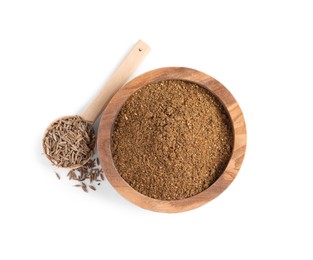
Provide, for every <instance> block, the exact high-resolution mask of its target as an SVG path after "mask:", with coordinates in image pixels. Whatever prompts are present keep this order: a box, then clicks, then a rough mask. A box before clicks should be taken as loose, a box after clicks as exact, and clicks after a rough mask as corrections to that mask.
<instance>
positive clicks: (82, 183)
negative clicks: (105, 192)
mask: <svg viewBox="0 0 313 260" xmlns="http://www.w3.org/2000/svg"><path fill="white" fill-rule="evenodd" d="M55 174H56V176H57V178H58V179H60V178H61V177H60V174H59V173H57V172H55ZM67 177H68V179H69V180H73V181H77V182H78V183H77V184H75V185H74V186H75V187H81V188H82V189H83V191H85V192H88V188H89V189H91V190H94V191H95V190H96V186H95V185H98V186H99V185H100V183H101V182H102V181H104V173H103V171H102V169H101V166H100V163H99V159H98V158H94V159H90V160H89V161H88V162H87V163H86V164H85V165H84V166H81V167H79V168H77V169H72V170H70V171H69V172H68V174H67Z"/></svg>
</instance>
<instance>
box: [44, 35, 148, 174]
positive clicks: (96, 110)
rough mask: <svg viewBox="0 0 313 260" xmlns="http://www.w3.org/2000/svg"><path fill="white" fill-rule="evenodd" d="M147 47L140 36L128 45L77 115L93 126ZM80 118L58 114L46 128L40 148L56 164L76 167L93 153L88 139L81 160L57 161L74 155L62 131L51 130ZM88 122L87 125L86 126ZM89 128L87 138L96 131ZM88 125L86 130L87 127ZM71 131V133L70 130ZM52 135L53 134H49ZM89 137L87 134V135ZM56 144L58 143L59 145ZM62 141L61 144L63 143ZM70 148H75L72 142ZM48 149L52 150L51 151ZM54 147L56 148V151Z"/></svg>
mask: <svg viewBox="0 0 313 260" xmlns="http://www.w3.org/2000/svg"><path fill="white" fill-rule="evenodd" d="M149 51H150V47H149V46H148V45H147V44H146V43H144V42H143V41H141V40H139V41H138V42H137V43H136V44H135V45H134V47H133V48H132V49H131V51H130V52H129V53H128V55H127V56H126V57H125V58H124V60H123V61H122V63H121V64H120V65H119V66H118V68H117V69H116V70H115V71H114V73H113V74H112V75H111V77H110V78H109V79H108V81H107V82H106V83H105V85H104V86H103V87H102V89H101V90H100V92H99V94H98V95H97V96H96V97H95V99H94V100H93V101H92V102H91V103H90V105H89V106H88V107H87V109H86V110H85V111H84V112H83V113H82V114H81V115H80V118H81V119H82V121H83V122H84V121H86V123H87V125H89V126H92V125H93V124H94V123H95V121H96V120H97V118H98V117H99V115H100V114H101V112H102V111H103V110H104V108H105V107H106V105H107V104H108V102H109V101H110V99H111V98H112V96H113V95H114V94H115V93H116V92H117V90H119V89H120V88H121V87H122V86H123V85H124V84H125V83H126V82H127V80H128V79H129V78H130V77H131V75H132V74H133V73H134V72H135V70H136V68H137V67H138V66H139V65H140V63H141V62H142V61H143V59H144V58H145V57H146V55H147V54H148V53H149ZM74 118H76V119H77V118H79V116H65V117H61V118H58V119H57V120H55V121H53V122H52V123H51V124H50V125H49V126H48V128H47V129H46V131H45V134H44V138H43V148H44V153H45V155H46V156H47V158H48V159H49V160H50V161H51V162H52V163H53V164H54V165H56V166H59V167H64V168H71V169H75V168H78V167H81V166H82V165H84V164H85V163H87V162H88V161H89V160H90V158H91V157H92V156H93V153H94V152H93V150H94V146H95V141H96V140H93V141H92V142H90V143H89V141H88V147H89V148H90V152H89V154H87V155H86V156H85V157H86V158H84V159H83V160H81V161H80V162H79V163H74V164H73V163H71V162H70V161H68V162H66V161H65V162H64V161H63V162H62V163H60V161H58V158H60V156H61V157H62V158H67V157H68V155H69V154H71V155H72V156H74V155H73V152H72V151H71V150H70V149H68V147H66V146H67V144H66V140H68V138H67V137H66V135H65V138H64V136H63V135H62V136H58V135H56V134H54V132H53V131H55V129H58V128H60V127H62V124H63V122H64V121H66V120H67V121H71V119H74ZM89 126H88V127H89ZM89 128H90V129H91V131H92V135H93V136H91V137H90V138H94V139H95V134H94V132H93V129H92V127H89ZM90 129H89V130H90ZM69 134H70V133H69ZM51 136H53V138H51ZM88 138H89V137H88ZM59 145H61V146H60V147H59ZM62 145H64V146H62ZM56 146H57V147H58V149H51V147H54V148H55V147H56ZM72 147H74V148H73V149H77V148H76V147H75V145H74V146H72ZM51 150H54V151H53V152H52V153H51ZM55 150H57V152H56V154H55ZM76 152H79V151H76Z"/></svg>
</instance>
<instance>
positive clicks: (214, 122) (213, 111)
mask: <svg viewBox="0 0 313 260" xmlns="http://www.w3.org/2000/svg"><path fill="white" fill-rule="evenodd" d="M97 147H98V153H99V159H100V162H101V165H102V169H103V170H104V172H105V174H106V177H107V179H108V180H109V182H110V183H111V185H112V186H113V187H114V188H115V189H116V190H117V191H118V192H119V193H120V194H121V195H122V196H123V197H124V198H126V199H127V200H129V201H130V202H132V203H134V204H136V205H138V206H140V207H142V208H144V209H148V210H152V211H158V212H183V211H187V210H191V209H194V208H197V207H200V206H202V205H204V204H205V203H207V202H209V201H210V200H212V199H214V198H216V197H217V196H218V195H220V194H221V193H222V192H223V191H224V190H225V189H226V188H227V187H228V186H229V185H230V183H231V182H232V181H233V180H234V178H235V177H236V175H237V173H238V171H239V169H240V167H241V164H242V161H243V158H244V154H245V149H246V127H245V121H244V117H243V113H242V111H241V109H240V107H239V105H238V103H237V102H236V100H235V98H234V97H233V96H232V94H231V93H230V92H229V91H228V90H227V89H226V88H225V87H224V86H223V85H222V84H221V83H220V82H218V81H217V80H215V79H214V78H212V77H211V76H208V75H207V74H205V73H203V72H200V71H197V70H194V69H190V68H183V67H167V68H159V69H155V70H152V71H149V72H146V73H144V74H142V75H140V76H138V77H137V78H135V79H133V80H132V81H130V82H128V83H127V84H126V85H125V86H124V87H122V88H121V89H120V90H119V91H118V92H117V93H116V94H115V95H114V97H113V98H112V99H111V101H110V102H109V103H108V105H107V107H106V109H105V110H104V113H103V115H102V118H101V121H100V125H99V129H98V143H97Z"/></svg>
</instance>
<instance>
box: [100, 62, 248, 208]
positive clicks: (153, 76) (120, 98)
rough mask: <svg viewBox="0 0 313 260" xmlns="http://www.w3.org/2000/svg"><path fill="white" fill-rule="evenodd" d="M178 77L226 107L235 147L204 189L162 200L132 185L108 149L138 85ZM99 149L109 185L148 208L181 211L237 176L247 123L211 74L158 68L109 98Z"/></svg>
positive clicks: (204, 200)
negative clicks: (217, 175)
mask: <svg viewBox="0 0 313 260" xmlns="http://www.w3.org/2000/svg"><path fill="white" fill-rule="evenodd" d="M171 79H179V80H185V81H190V82H194V83H196V84H198V85H199V86H202V87H204V88H206V89H208V90H209V91H211V93H213V94H215V95H216V96H217V97H218V98H219V99H220V101H221V102H222V104H223V105H224V107H225V108H226V109H227V110H228V112H229V116H230V119H231V121H232V124H233V130H234V147H233V152H232V156H231V158H230V161H229V163H228V165H227V167H226V169H225V170H224V172H223V173H222V174H221V175H220V177H219V178H218V179H217V180H216V181H215V182H214V183H213V184H212V185H211V186H210V187H209V188H207V189H206V190H204V191H203V192H201V193H199V194H197V195H195V196H192V197H190V198H187V199H182V200H171V201H163V200H157V199H153V198H150V197H147V196H145V195H143V194H141V193H139V192H137V191H136V190H135V189H133V188H132V187H131V186H130V185H129V184H128V183H127V182H126V181H124V179H123V178H122V177H121V176H120V174H119V173H118V171H117V169H116V167H115V166H114V162H113V158H112V153H111V136H112V131H113V126H114V121H115V119H116V117H117V115H118V113H119V111H120V109H121V108H122V106H123V105H124V103H125V101H126V100H127V99H128V98H129V97H130V96H131V95H132V94H133V93H134V92H135V91H136V90H138V89H140V88H141V87H143V86H145V85H147V84H149V83H154V82H158V81H161V80H171ZM97 146H98V153H99V159H100V162H101V166H102V169H103V170H104V172H105V174H106V177H107V179H108V180H109V182H110V183H111V185H112V186H113V187H114V188H115V189H116V190H117V191H118V192H119V193H120V194H121V195H122V196H123V197H124V198H126V199H127V200H129V201H130V202H132V203H134V204H136V205H138V206H140V207H142V208H144V209H148V210H152V211H158V212H182V211H186V210H191V209H194V208H197V207H200V206H202V205H203V204H205V203H207V202H209V201H210V200H212V199H214V198H216V197H217V196H218V195H220V194H221V193H222V192H223V191H224V190H225V189H226V188H227V187H228V186H229V185H230V183H231V182H232V181H233V180H234V178H235V177H236V175H237V173H238V171H239V169H240V167H241V164H242V161H243V158H244V155H245V150H246V126H245V120H244V117H243V114H242V111H241V109H240V107H239V105H238V103H237V102H236V100H235V98H234V97H233V96H232V94H231V93H230V92H229V91H228V90H227V89H226V88H225V87H224V86H223V85H222V84H221V83H219V82H218V81H217V80H215V79H214V78H212V77H210V76H208V75H206V74H204V73H202V72H200V71H197V70H194V69H189V68H182V67H168V68H160V69H156V70H152V71H149V72H146V73H144V74H142V75H140V76H138V77H137V78H135V79H133V80H132V81H130V82H128V83H127V84H126V85H125V86H124V87H122V88H121V89H120V90H119V91H118V92H117V93H116V94H115V95H114V97H113V98H112V99H111V101H110V102H109V104H108V105H107V107H106V109H105V110H104V113H103V115H102V118H101V121H100V125H99V129H98V144H97Z"/></svg>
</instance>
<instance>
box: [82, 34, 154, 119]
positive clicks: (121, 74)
mask: <svg viewBox="0 0 313 260" xmlns="http://www.w3.org/2000/svg"><path fill="white" fill-rule="evenodd" d="M149 51H150V47H149V46H148V45H147V44H146V43H144V42H143V41H141V40H139V41H138V42H137V43H136V44H135V45H134V47H133V48H132V49H131V51H130V52H129V53H128V55H127V56H126V57H125V59H124V60H123V61H122V63H121V64H120V65H119V66H118V67H117V69H116V70H115V71H114V72H113V74H112V75H111V77H110V78H109V79H108V81H107V82H106V83H105V84H104V86H103V87H102V89H101V90H100V92H99V94H98V95H97V96H96V97H95V99H94V100H93V101H92V102H91V104H89V106H88V107H87V109H86V110H85V111H84V112H83V113H82V115H81V116H82V118H83V119H85V120H86V121H89V122H92V123H94V122H95V121H96V120H97V118H98V116H99V115H100V114H101V112H102V111H103V110H104V108H105V107H106V105H107V103H108V102H109V101H110V99H111V98H112V96H113V95H114V94H115V92H116V91H117V90H119V89H120V88H121V87H122V86H123V85H124V84H125V83H126V82H127V80H128V79H129V78H130V76H131V75H132V74H133V73H134V72H135V70H136V68H137V67H138V66H139V65H140V63H141V62H142V61H143V59H144V58H145V57H146V55H147V54H148V53H149Z"/></svg>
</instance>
